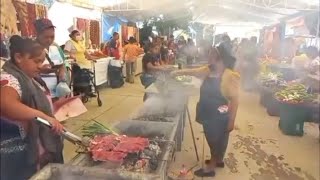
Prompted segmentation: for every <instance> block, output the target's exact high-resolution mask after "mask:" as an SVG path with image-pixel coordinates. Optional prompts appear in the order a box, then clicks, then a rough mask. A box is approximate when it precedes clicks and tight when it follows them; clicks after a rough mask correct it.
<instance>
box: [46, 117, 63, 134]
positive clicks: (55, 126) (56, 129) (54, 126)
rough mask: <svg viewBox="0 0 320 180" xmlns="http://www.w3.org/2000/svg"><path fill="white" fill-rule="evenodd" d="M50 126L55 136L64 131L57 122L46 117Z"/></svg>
mask: <svg viewBox="0 0 320 180" xmlns="http://www.w3.org/2000/svg"><path fill="white" fill-rule="evenodd" d="M46 120H47V121H48V122H49V123H50V124H51V126H52V130H53V131H54V132H55V133H56V134H62V133H63V131H64V126H63V125H62V124H61V123H60V121H59V120H57V119H55V118H52V117H48V118H47V119H46Z"/></svg>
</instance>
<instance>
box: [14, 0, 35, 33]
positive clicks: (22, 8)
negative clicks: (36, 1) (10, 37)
mask: <svg viewBox="0 0 320 180" xmlns="http://www.w3.org/2000/svg"><path fill="white" fill-rule="evenodd" d="M13 5H14V7H15V9H16V11H17V15H18V19H19V26H18V28H19V30H20V31H21V35H22V36H30V34H31V32H30V30H29V26H28V24H29V20H28V7H27V3H25V2H21V1H18V0H14V1H13Z"/></svg>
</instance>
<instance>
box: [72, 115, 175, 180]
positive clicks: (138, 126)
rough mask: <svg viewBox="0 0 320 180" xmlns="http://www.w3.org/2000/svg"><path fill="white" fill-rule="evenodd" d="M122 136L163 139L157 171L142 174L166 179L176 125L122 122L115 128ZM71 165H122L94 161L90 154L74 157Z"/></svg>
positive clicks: (112, 166) (113, 167)
mask: <svg viewBox="0 0 320 180" xmlns="http://www.w3.org/2000/svg"><path fill="white" fill-rule="evenodd" d="M114 128H115V129H118V131H119V133H120V134H125V135H127V136H139V137H146V138H149V139H153V138H155V137H163V142H164V143H163V144H164V145H163V146H162V147H160V148H161V151H162V153H161V155H160V156H159V158H158V161H159V162H158V163H159V164H158V167H157V169H156V170H155V171H150V172H141V173H140V174H149V175H150V174H153V175H158V176H159V179H166V177H167V168H168V163H169V161H171V159H172V157H173V153H174V138H175V134H176V131H177V125H176V124H175V123H168V122H166V123H164V122H149V121H132V120H129V121H122V122H120V123H118V124H116V125H115V126H114ZM69 164H71V165H75V166H80V167H87V168H91V167H103V168H105V169H120V164H115V163H111V162H96V161H93V159H92V158H91V156H90V155H89V154H84V153H80V154H78V155H77V156H76V157H74V158H73V159H72V160H71V161H70V163H69Z"/></svg>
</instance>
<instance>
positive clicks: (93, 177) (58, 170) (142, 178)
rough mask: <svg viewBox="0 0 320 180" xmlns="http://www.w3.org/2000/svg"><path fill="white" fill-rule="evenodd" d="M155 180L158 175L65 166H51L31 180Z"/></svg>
mask: <svg viewBox="0 0 320 180" xmlns="http://www.w3.org/2000/svg"><path fill="white" fill-rule="evenodd" d="M66 179H67V180H87V179H90V180H153V179H160V177H159V176H157V175H149V174H141V173H135V172H128V171H119V170H116V169H103V168H86V167H79V166H72V165H64V164H49V165H47V166H45V167H44V168H43V169H42V170H41V171H39V172H38V173H36V174H35V175H34V176H33V177H31V179H30V180H66Z"/></svg>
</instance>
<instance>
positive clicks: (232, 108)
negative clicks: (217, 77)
mask: <svg viewBox="0 0 320 180" xmlns="http://www.w3.org/2000/svg"><path fill="white" fill-rule="evenodd" d="M238 106H239V100H238V98H232V99H231V100H230V102H229V115H230V116H229V126H228V131H229V132H230V131H232V130H233V129H234V123H235V120H236V116H237V111H238Z"/></svg>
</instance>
